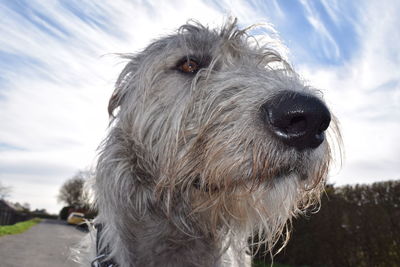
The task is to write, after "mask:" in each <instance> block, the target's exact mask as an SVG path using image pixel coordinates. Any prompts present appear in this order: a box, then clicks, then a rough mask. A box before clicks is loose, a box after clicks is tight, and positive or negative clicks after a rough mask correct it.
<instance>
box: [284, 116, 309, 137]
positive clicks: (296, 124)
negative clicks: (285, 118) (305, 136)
mask: <svg viewBox="0 0 400 267" xmlns="http://www.w3.org/2000/svg"><path fill="white" fill-rule="evenodd" d="M306 129H307V120H306V118H305V117H304V116H294V117H293V118H291V119H290V123H289V126H288V128H287V133H288V134H298V133H302V132H304V131H305V130H306Z"/></svg>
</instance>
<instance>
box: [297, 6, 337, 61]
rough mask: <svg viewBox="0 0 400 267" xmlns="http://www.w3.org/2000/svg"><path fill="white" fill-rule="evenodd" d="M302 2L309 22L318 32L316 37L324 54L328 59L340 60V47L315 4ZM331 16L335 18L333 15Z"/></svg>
mask: <svg viewBox="0 0 400 267" xmlns="http://www.w3.org/2000/svg"><path fill="white" fill-rule="evenodd" d="M300 2H301V4H302V5H303V7H304V9H305V11H306V17H307V20H308V22H309V23H310V25H311V26H312V27H313V28H314V30H315V31H316V35H315V36H316V37H317V38H318V39H319V42H320V43H321V48H322V52H323V53H324V54H325V56H326V57H327V58H339V57H340V50H339V46H338V44H337V43H336V41H335V39H334V38H333V37H332V35H331V33H330V32H329V31H328V29H327V28H326V26H325V24H324V23H323V21H322V19H321V18H320V14H319V13H318V12H317V11H316V10H315V7H314V4H313V2H311V1H306V0H301V1H300ZM330 12H333V10H330ZM334 14H335V13H334ZM331 16H333V14H332V15H331ZM333 17H334V16H333Z"/></svg>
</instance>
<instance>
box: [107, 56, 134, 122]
mask: <svg viewBox="0 0 400 267" xmlns="http://www.w3.org/2000/svg"><path fill="white" fill-rule="evenodd" d="M120 56H121V57H122V58H126V59H129V60H130V61H129V63H128V64H127V65H126V66H125V68H124V69H123V70H122V72H121V74H120V75H119V77H118V80H117V82H116V83H115V90H114V92H113V94H112V96H111V98H110V101H109V102H108V114H109V116H110V117H115V114H114V112H115V110H116V109H117V108H118V107H120V106H121V104H122V103H123V101H124V99H125V98H126V95H127V94H128V92H129V91H130V90H133V88H132V87H133V86H134V85H133V80H134V78H133V77H134V75H135V73H136V70H137V64H136V60H135V57H134V56H133V55H120Z"/></svg>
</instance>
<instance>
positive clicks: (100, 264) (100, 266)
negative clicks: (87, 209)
mask: <svg viewBox="0 0 400 267" xmlns="http://www.w3.org/2000/svg"><path fill="white" fill-rule="evenodd" d="M94 227H95V228H96V230H97V234H96V258H94V260H93V261H92V263H91V267H118V265H117V264H116V263H115V262H114V260H113V259H112V258H110V257H109V256H110V248H109V246H108V245H107V246H105V247H104V248H103V249H100V237H101V232H102V231H103V225H102V224H99V223H98V224H95V225H94Z"/></svg>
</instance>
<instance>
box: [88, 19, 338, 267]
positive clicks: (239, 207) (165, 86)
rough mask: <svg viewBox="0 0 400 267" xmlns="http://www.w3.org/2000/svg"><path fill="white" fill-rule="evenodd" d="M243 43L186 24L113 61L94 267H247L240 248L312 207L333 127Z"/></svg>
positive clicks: (270, 241)
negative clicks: (118, 69)
mask: <svg viewBox="0 0 400 267" xmlns="http://www.w3.org/2000/svg"><path fill="white" fill-rule="evenodd" d="M248 32H249V30H248V29H245V30H240V29H238V28H237V26H236V21H233V20H229V21H228V22H227V23H226V24H225V25H224V26H223V27H222V28H221V29H209V28H207V27H205V26H202V25H200V24H199V23H196V22H190V23H188V24H186V25H183V26H182V27H181V28H180V29H179V31H178V32H177V34H173V35H170V36H167V37H165V38H161V39H159V40H157V41H155V42H153V43H152V44H150V45H149V46H148V47H147V48H146V49H145V50H144V51H142V52H140V53H138V54H134V55H124V57H125V58H127V59H129V63H128V64H127V65H126V67H125V68H124V70H123V71H122V73H121V75H120V77H119V79H118V81H117V83H116V89H115V92H114V94H113V95H112V97H111V100H110V103H109V113H110V115H111V116H112V118H113V119H112V122H111V127H110V130H109V133H108V137H107V138H106V139H105V141H104V144H103V146H102V151H101V153H100V157H99V161H98V165H97V169H96V178H95V184H94V192H95V201H96V207H97V209H98V211H99V215H98V218H97V219H96V224H97V225H98V226H100V227H98V229H100V230H99V231H100V233H99V234H97V237H96V238H97V241H94V243H97V256H98V257H97V258H96V260H95V261H94V262H93V265H94V266H96V265H97V266H109V265H111V266H120V267H128V266H129V267H133V266H135V267H136V266H140V267H142V266H154V267H155V266H157V267H158V266H171V267H172V266H184V267H190V266H202V267H212V266H214V267H217V266H250V256H249V249H248V241H249V240H250V241H252V240H253V241H254V240H258V241H261V242H264V243H265V244H266V245H267V247H268V248H269V249H271V248H272V247H273V246H274V245H275V243H276V242H277V240H278V239H279V237H280V236H281V235H282V233H283V232H286V233H287V231H285V230H287V225H288V222H290V218H291V217H293V216H294V215H296V214H298V213H300V212H301V211H302V210H304V209H305V208H307V207H308V206H310V205H311V204H314V203H316V202H318V200H319V196H320V193H321V192H322V190H323V187H324V182H325V178H326V175H327V171H328V165H329V162H330V160H331V153H330V151H331V149H330V146H329V144H328V141H327V138H326V136H325V130H326V129H327V128H328V126H329V124H331V126H333V131H332V134H331V135H330V136H331V137H333V138H331V139H333V140H334V139H337V137H339V136H338V131H337V127H336V126H337V125H336V123H335V122H334V120H332V116H331V114H330V112H329V110H328V108H327V107H326V106H325V104H324V102H323V100H322V98H321V96H320V93H319V92H318V91H316V90H315V89H313V88H310V87H309V86H306V85H305V84H304V82H302V81H301V80H300V78H299V77H298V75H297V74H296V73H295V72H294V71H293V70H292V68H291V67H290V66H289V64H288V63H287V62H286V61H285V60H284V59H282V57H281V55H280V54H279V53H278V52H276V51H275V50H274V49H272V48H271V47H270V46H269V45H268V43H266V44H263V43H262V42H260V41H257V39H256V38H253V37H251V36H250V35H249V34H248ZM285 236H286V237H288V234H286V235H285ZM254 237H257V238H256V239H254ZM93 250H94V251H95V250H96V249H95V246H93ZM94 253H96V252H94ZM95 257H96V255H93V258H95ZM93 258H92V260H93ZM102 262H103V263H102Z"/></svg>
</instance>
